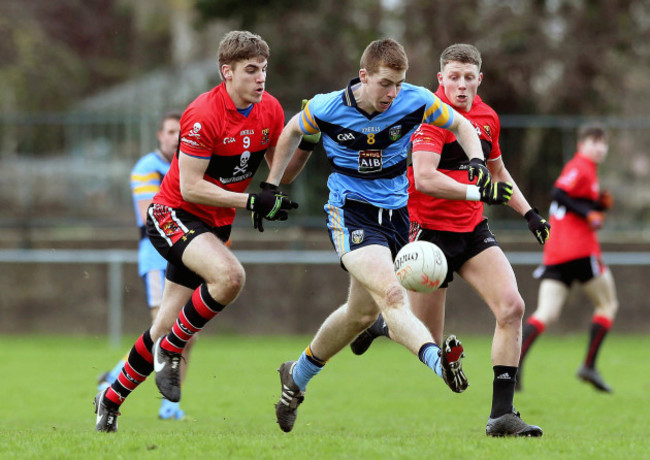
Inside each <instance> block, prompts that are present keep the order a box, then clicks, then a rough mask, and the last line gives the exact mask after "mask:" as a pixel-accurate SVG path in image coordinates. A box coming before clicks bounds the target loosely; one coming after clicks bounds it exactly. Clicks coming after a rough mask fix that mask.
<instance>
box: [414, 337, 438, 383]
mask: <svg viewBox="0 0 650 460" xmlns="http://www.w3.org/2000/svg"><path fill="white" fill-rule="evenodd" d="M439 350H440V347H439V346H438V345H436V344H435V343H433V342H428V343H425V344H424V345H422V348H420V351H419V352H418V358H420V361H422V362H423V363H424V364H426V365H427V366H429V367H430V368H431V369H433V371H434V372H435V373H436V374H438V377H442V364H441V363H440V355H438V351H439Z"/></svg>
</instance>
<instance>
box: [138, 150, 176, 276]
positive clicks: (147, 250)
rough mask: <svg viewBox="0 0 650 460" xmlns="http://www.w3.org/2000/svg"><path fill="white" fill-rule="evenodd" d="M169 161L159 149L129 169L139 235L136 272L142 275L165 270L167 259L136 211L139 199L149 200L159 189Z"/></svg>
mask: <svg viewBox="0 0 650 460" xmlns="http://www.w3.org/2000/svg"><path fill="white" fill-rule="evenodd" d="M169 165H170V163H169V162H168V161H167V160H166V159H165V157H163V156H162V154H161V153H160V152H159V151H157V150H156V151H154V152H151V153H148V154H146V155H145V156H143V157H142V158H140V160H138V162H137V163H136V164H135V166H134V167H133V170H132V171H131V193H132V196H133V206H134V208H135V219H136V221H137V223H138V227H140V231H141V233H140V234H141V236H142V238H141V239H140V245H139V248H138V274H139V275H140V276H144V275H145V274H146V273H147V272H150V271H152V270H165V269H166V268H167V261H166V260H165V259H164V258H163V256H161V255H160V254H159V253H158V251H157V250H156V248H154V246H153V244H151V241H149V238H148V237H147V236H146V234H145V232H144V227H145V225H146V223H145V222H143V221H142V218H141V217H140V213H139V212H138V201H139V200H151V199H153V197H154V195H155V194H156V193H157V192H158V190H159V189H160V183H161V182H162V180H163V177H165V174H167V171H169Z"/></svg>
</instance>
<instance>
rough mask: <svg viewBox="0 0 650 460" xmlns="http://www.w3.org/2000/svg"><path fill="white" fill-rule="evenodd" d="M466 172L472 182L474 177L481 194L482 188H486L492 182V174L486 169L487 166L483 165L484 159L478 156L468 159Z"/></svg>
mask: <svg viewBox="0 0 650 460" xmlns="http://www.w3.org/2000/svg"><path fill="white" fill-rule="evenodd" d="M467 173H468V175H469V180H470V182H472V181H473V180H474V178H475V177H476V183H475V184H474V185H476V186H477V187H478V188H479V190H480V191H481V195H482V194H483V189H486V188H488V187H489V186H490V184H491V183H492V176H491V175H490V171H488V169H487V166H485V160H481V159H480V158H472V159H471V160H469V167H468V168H467Z"/></svg>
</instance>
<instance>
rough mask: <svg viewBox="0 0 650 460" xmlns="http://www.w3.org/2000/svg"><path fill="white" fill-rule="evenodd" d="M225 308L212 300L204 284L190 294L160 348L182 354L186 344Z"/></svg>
mask: <svg viewBox="0 0 650 460" xmlns="http://www.w3.org/2000/svg"><path fill="white" fill-rule="evenodd" d="M225 307H226V306H225V305H222V304H220V303H219V302H217V301H216V300H214V299H213V298H212V296H211V295H210V293H209V292H208V286H207V285H206V284H205V283H204V284H202V285H201V286H199V287H198V288H196V290H195V291H194V293H193V294H192V298H191V299H190V301H189V302H187V304H186V305H185V306H184V307H183V309H182V310H181V312H180V314H179V315H178V318H177V319H176V323H174V326H173V327H172V330H171V332H170V333H169V334H167V336H166V337H165V338H163V339H162V341H161V342H160V346H161V348H164V349H165V350H167V351H171V352H173V353H182V352H183V349H184V348H185V345H187V342H188V341H189V340H190V339H191V338H192V336H193V335H194V334H196V333H197V332H199V331H200V330H201V329H203V327H204V326H205V325H206V324H207V322H208V321H210V320H211V319H212V318H214V317H215V316H217V314H218V313H219V312H220V311H221V310H223V309H224V308H225Z"/></svg>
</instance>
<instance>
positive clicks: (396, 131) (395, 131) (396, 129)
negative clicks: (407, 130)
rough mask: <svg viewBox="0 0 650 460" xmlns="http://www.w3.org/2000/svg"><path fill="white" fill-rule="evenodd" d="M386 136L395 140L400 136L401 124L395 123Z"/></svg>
mask: <svg viewBox="0 0 650 460" xmlns="http://www.w3.org/2000/svg"><path fill="white" fill-rule="evenodd" d="M388 137H389V138H390V140H391V141H396V140H397V139H399V138H400V137H402V125H395V126H393V127H392V128H390V129H389V130H388Z"/></svg>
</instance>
